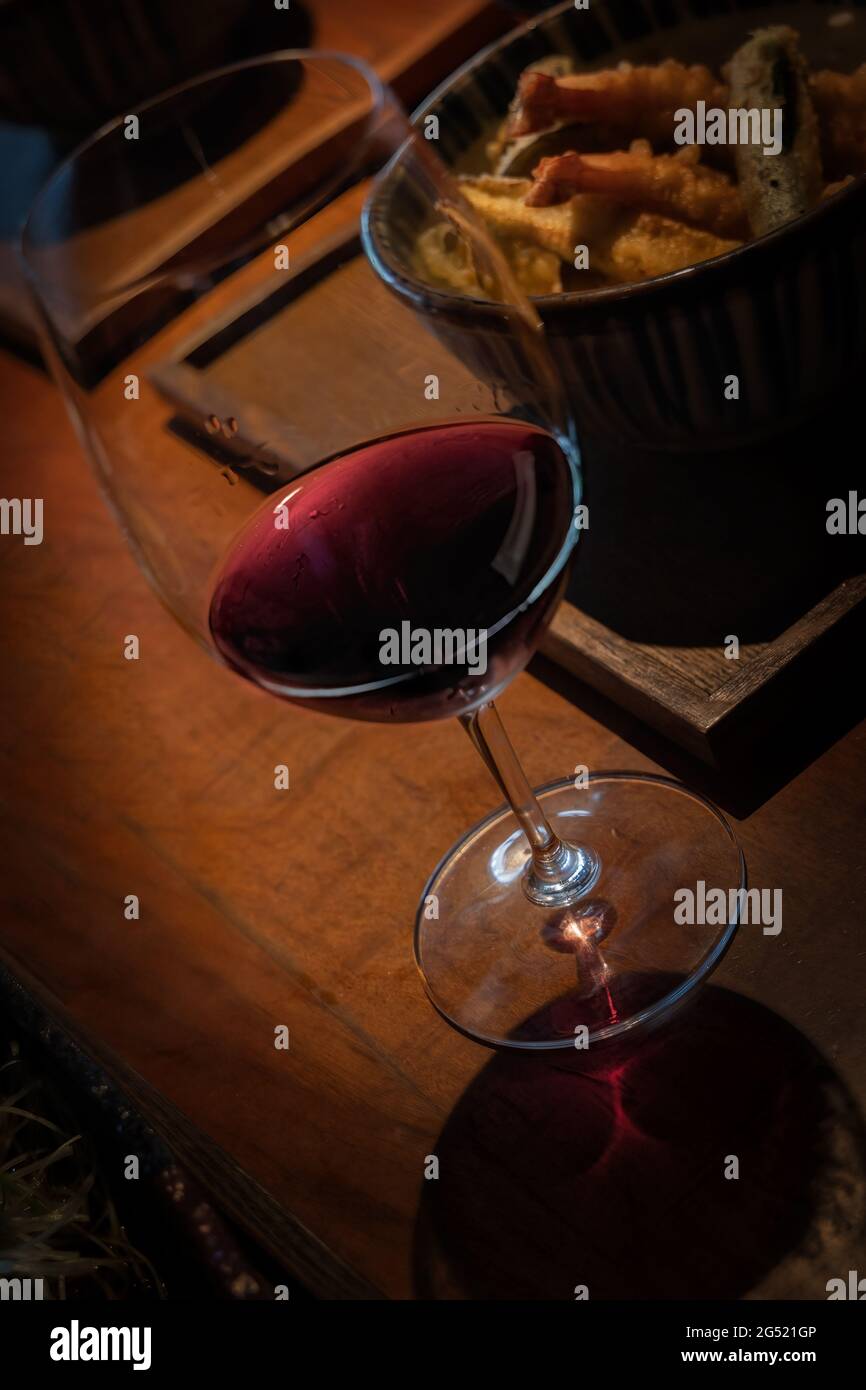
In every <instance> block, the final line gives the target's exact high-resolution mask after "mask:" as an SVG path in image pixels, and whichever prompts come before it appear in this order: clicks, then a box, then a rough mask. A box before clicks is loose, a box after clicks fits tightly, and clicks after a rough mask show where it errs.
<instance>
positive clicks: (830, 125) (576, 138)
mask: <svg viewBox="0 0 866 1390" xmlns="http://www.w3.org/2000/svg"><path fill="white" fill-rule="evenodd" d="M684 117H693V119H692V124H691V125H689V124H688V121H684ZM759 137H760V138H759ZM705 143H706V145H707V146H711V147H712V148H711V149H708V150H707V152H706V160H707V162H704V161H703V158H702V150H703V145H704V144H705ZM678 146H679V148H677V147H678ZM575 147H576V148H575ZM674 150H676V152H675V153H674V152H672V151H674ZM486 152H487V157H488V159H489V161H490V165H491V167H492V169H493V172H492V173H489V174H482V175H473V176H471V177H469V176H464V177H463V178H462V179H461V180H460V183H461V188H462V191H463V194H464V196H465V198H466V199H467V200H468V202H469V203H470V204H471V206H472V208H473V209H474V210H475V212H476V214H477V215H478V217H479V218H480V220H481V221H482V222H483V223H484V225H485V226H486V227H487V229H488V230H489V231H490V232H491V233H492V234H493V236H494V238H495V239H496V240H497V242H498V243H499V245H500V246H501V247H502V249H503V250H504V252H505V255H506V258H507V260H508V262H509V264H510V266H511V268H512V270H513V271H514V274H515V276H516V278H517V280H518V282H519V283H520V284H521V285H522V287H523V288H524V289H525V290H526V291H527V293H529V294H557V293H560V292H561V291H563V290H574V289H578V288H590V287H594V286H595V285H596V284H598V283H617V284H619V283H627V282H628V281H633V280H634V281H636V280H645V279H648V278H651V277H654V276H658V275H665V274H668V273H669V272H671V271H676V270H679V269H682V268H683V267H685V266H688V265H692V264H695V263H697V262H700V261H704V260H707V259H709V258H711V257H714V256H719V255H723V254H724V253H725V252H728V251H731V250H733V249H734V248H735V247H737V246H739V245H741V244H742V243H743V241H745V240H747V239H748V238H749V237H750V236H760V235H763V234H765V233H766V232H769V231H771V230H773V229H774V228H776V227H779V226H781V225H783V224H784V223H786V222H788V221H790V220H792V219H793V218H795V217H798V216H801V215H802V214H803V213H805V212H808V211H809V210H810V209H811V208H813V207H815V206H817V204H818V203H819V202H821V201H823V200H825V199H827V198H831V197H833V196H834V195H835V194H837V193H839V192H841V191H842V190H843V189H844V188H846V187H847V186H848V184H849V183H850V182H851V178H852V176H856V175H859V174H866V63H864V64H863V66H862V67H860V68H858V70H857V71H856V72H854V73H851V74H850V75H844V74H841V73H834V72H828V71H822V72H817V73H815V74H812V75H810V73H809V70H808V67H807V64H806V61H805V59H804V57H803V55H802V53H801V51H800V47H799V36H798V35H797V33H796V31H795V30H793V29H791V28H788V27H787V26H784V25H773V26H770V27H768V28H765V29H760V30H757V31H756V32H755V33H753V34H752V35H751V36H750V37H749V39H748V41H747V42H746V43H744V44H743V45H742V46H741V48H739V49H738V50H737V52H736V53H735V54H734V55H733V57H732V59H731V61H730V63H729V64H728V65H727V66H726V68H725V69H724V70H723V71H722V72H721V73H720V74H719V75H716V74H715V73H713V72H712V71H711V70H710V69H709V68H707V67H704V66H700V65H693V66H687V65H686V64H684V63H680V62H677V61H675V60H673V59H668V60H667V61H665V62H662V63H658V64H656V65H654V66H652V65H643V66H632V65H631V64H630V63H621V64H620V65H619V66H618V67H616V68H608V69H604V70H603V71H600V72H591V73H575V72H574V71H573V70H572V62H571V59H569V58H567V57H565V56H563V55H558V54H555V55H551V56H548V57H547V58H545V59H542V60H541V61H540V62H537V63H534V64H533V65H532V66H531V67H530V68H528V69H526V70H525V71H524V72H523V73H522V74H521V75H520V78H519V79H518V83H517V92H516V94H515V97H514V100H513V101H512V103H511V106H510V108H509V114H508V116H507V118H506V120H505V122H504V124H502V125H500V127H499V129H498V131H497V132H496V134H495V136H494V137H493V138H492V139H491V140H489V141H488V143H487V146H486ZM530 171H531V177H529V174H530ZM516 175H519V176H516ZM471 237H472V234H471V229H470V228H468V227H465V226H458V227H457V229H456V231H455V228H454V227H453V226H447V225H439V226H436V227H430V228H427V229H426V231H425V232H424V233H422V236H421V238H420V241H419V253H420V258H421V261H422V263H423V265H424V266H425V268H426V272H427V273H428V274H429V275H430V276H431V277H432V278H434V279H435V280H437V282H439V283H445V284H448V285H450V286H451V287H453V288H459V289H463V290H466V291H468V292H472V291H473V290H478V289H479V288H481V289H482V290H483V289H484V285H483V283H481V284H480V283H479V274H478V270H477V267H476V264H475V261H474V259H473V255H472V251H471V248H470V241H471ZM482 260H483V258H482ZM480 279H481V281H483V279H484V277H483V275H482V276H481V277H480Z"/></svg>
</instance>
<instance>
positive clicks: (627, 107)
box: [508, 58, 727, 144]
mask: <svg viewBox="0 0 866 1390" xmlns="http://www.w3.org/2000/svg"><path fill="white" fill-rule="evenodd" d="M726 98H727V89H726V88H725V86H724V84H723V83H722V82H720V81H719V80H718V78H716V77H714V76H713V74H712V73H711V72H710V70H709V68H705V67H701V66H699V65H696V66H694V67H686V66H685V64H683V63H677V62H675V61H674V60H673V59H672V58H669V59H668V60H667V61H666V62H664V63H658V64H657V65H656V66H654V67H631V66H630V65H629V64H626V63H623V64H621V65H620V66H619V67H618V68H608V69H605V70H604V71H603V72H590V73H573V74H569V75H568V76H566V77H551V76H550V75H549V74H547V73H541V72H526V73H524V74H523V76H522V77H521V79H520V84H519V86H518V89H517V96H516V98H515V101H514V103H513V105H512V109H511V116H510V120H509V125H508V133H509V135H510V136H511V137H516V136H520V135H530V134H532V133H533V132H534V131H538V130H545V129H547V128H548V127H549V126H552V125H555V124H556V123H557V122H558V121H574V122H588V121H600V122H603V123H604V124H605V125H609V126H612V127H614V128H617V129H622V130H627V131H628V132H629V134H630V135H632V136H643V137H644V138H645V139H647V140H651V141H653V143H659V144H670V142H671V138H672V135H673V130H674V118H675V113H676V112H677V111H678V110H680V109H681V108H682V107H693V106H695V105H696V103H697V102H698V101H705V102H706V103H707V105H708V106H721V105H724V103H725V101H726Z"/></svg>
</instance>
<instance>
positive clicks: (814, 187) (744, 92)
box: [728, 25, 823, 236]
mask: <svg viewBox="0 0 866 1390" xmlns="http://www.w3.org/2000/svg"><path fill="white" fill-rule="evenodd" d="M728 76H729V78H730V82H731V95H730V100H731V104H732V106H733V107H735V108H737V109H741V110H746V111H749V110H755V109H756V110H759V111H763V110H772V111H774V112H776V111H779V112H781V127H782V148H781V151H780V152H779V153H778V154H776V155H773V156H769V157H768V156H767V155H766V154H765V153H764V151H763V149H762V148H761V146H760V145H753V144H742V145H737V147H736V165H737V175H738V178H739V182H740V188H741V190H742V195H743V202H744V204H745V207H746V211H747V212H748V215H749V223H750V225H751V228H752V231H753V232H754V234H755V236H762V235H763V234H764V233H765V232H771V231H773V230H774V228H776V227H781V226H782V225H783V224H784V223H785V222H790V221H791V220H792V219H793V218H794V217H801V216H802V215H803V213H804V212H808V211H809V209H810V208H813V207H815V205H816V204H817V202H818V201H819V199H820V197H821V190H822V187H823V175H822V170H821V150H820V143H819V138H818V118H817V116H816V115H815V109H814V107H813V105H812V98H811V96H810V94H809V85H808V69H807V67H806V62H805V59H804V58H803V55H802V53H801V52H800V46H799V41H798V35H797V34H796V33H795V32H794V30H793V29H789V28H787V27H786V26H785V25H775V26H773V27H771V28H768V29H759V30H758V31H757V32H756V33H755V34H753V35H752V37H751V38H750V39H749V41H748V43H744V44H743V46H742V48H739V49H738V50H737V52H736V53H735V54H734V56H733V58H732V59H731V63H730V66H729V68H728Z"/></svg>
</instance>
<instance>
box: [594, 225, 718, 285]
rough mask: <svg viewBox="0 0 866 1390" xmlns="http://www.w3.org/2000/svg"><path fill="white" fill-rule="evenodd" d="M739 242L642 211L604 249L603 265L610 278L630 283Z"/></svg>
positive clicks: (704, 258)
mask: <svg viewBox="0 0 866 1390" xmlns="http://www.w3.org/2000/svg"><path fill="white" fill-rule="evenodd" d="M739 245H741V243H740V242H739V241H736V240H731V239H728V238H725V237H719V236H716V235H714V233H712V232H706V231H703V230H702V229H701V228H700V227H687V226H685V225H684V224H683V223H682V222H675V221H673V220H672V219H671V218H669V217H660V216H659V215H658V214H657V213H653V212H641V213H639V214H638V215H637V216H636V217H635V218H634V220H633V221H632V222H631V224H630V226H628V227H626V228H624V229H623V230H622V231H621V232H620V233H619V235H618V236H617V237H615V238H614V240H613V241H612V242H611V244H610V246H609V247H608V248H605V249H604V252H603V261H604V265H603V266H602V267H601V268H603V269H604V270H605V271H606V273H607V275H608V276H609V278H610V279H611V280H615V281H618V282H619V283H621V284H629V283H630V282H632V281H637V280H652V279H654V278H655V276H657V275H669V274H670V273H671V271H674V270H684V269H685V267H686V266H689V265H696V264H697V263H698V262H699V261H708V260H710V259H711V258H712V257H713V256H723V255H724V254H725V252H727V251H734V250H736V248H737V247H738V246H739Z"/></svg>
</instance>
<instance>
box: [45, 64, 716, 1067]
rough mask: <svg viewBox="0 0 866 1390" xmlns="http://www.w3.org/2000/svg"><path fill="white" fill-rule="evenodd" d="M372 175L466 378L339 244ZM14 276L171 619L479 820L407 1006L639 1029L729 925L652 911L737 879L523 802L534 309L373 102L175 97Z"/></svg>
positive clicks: (121, 121) (562, 516)
mask: <svg viewBox="0 0 866 1390" xmlns="http://www.w3.org/2000/svg"><path fill="white" fill-rule="evenodd" d="M386 161H390V162H389V164H388V169H387V173H386V175H382V176H381V177H389V178H391V179H393V178H394V177H397V178H398V179H399V183H400V189H401V197H402V198H405V199H406V200H408V201H412V202H413V204H414V206H415V208H416V210H417V208H418V207H419V206H420V207H421V208H422V209H423V210H424V213H425V221H426V222H427V223H428V224H429V226H430V227H433V228H437V227H438V228H439V229H440V232H441V234H442V235H443V236H444V237H445V238H446V239H447V238H451V239H452V240H453V242H454V244H455V245H459V247H460V248H461V251H462V254H464V256H465V257H466V265H467V271H468V272H469V273H468V278H467V295H468V297H469V298H470V299H471V298H472V296H473V295H476V296H477V295H479V294H480V295H482V296H483V298H484V300H485V303H486V306H487V309H486V313H487V332H486V337H485V344H486V345H485V347H484V350H483V352H482V354H481V357H480V358H479V362H478V364H477V366H476V370H471V369H469V368H468V367H467V366H466V364H465V363H462V362H461V361H459V360H458V359H457V357H455V356H454V355H452V354H451V353H450V352H449V351H448V349H447V347H446V346H444V345H443V344H442V343H439V342H437V341H436V339H435V338H433V337H432V336H428V335H425V334H423V333H422V332H421V330H420V329H419V327H418V325H417V323H416V321H415V320H414V318H413V317H412V315H411V314H409V313H408V312H407V311H406V310H405V309H403V308H401V307H400V305H399V304H398V303H397V301H396V299H394V298H393V297H392V296H391V295H390V294H389V291H388V288H387V283H386V282H387V277H388V270H387V267H386V268H384V274H383V267H381V266H380V267H378V269H379V272H380V273H379V275H377V274H375V273H374V271H373V270H372V269H371V267H370V265H369V264H368V262H367V260H366V259H365V257H364V255H363V252H362V248H361V244H360V241H359V215H360V212H361V207H362V204H363V201H364V198H365V196H366V195H367V193H368V191H369V182H368V181H369V178H370V176H371V175H373V174H375V173H376V172H377V171H380V170H381V169H382V166H383V164H385V162H386ZM367 246H368V249H369V246H370V241H369V235H368V236H367ZM23 256H24V264H25V269H26V274H27V278H28V280H29V283H30V285H31V287H32V289H33V292H34V300H35V303H36V305H37V310H38V313H39V317H40V321H41V326H42V330H43V335H44V341H45V347H46V353H47V356H48V358H49V360H50V362H51V364H52V367H53V370H54V371H55V373H56V376H57V379H58V381H59V383H60V385H61V387H62V388H63V391H64V393H65V396H66V399H67V401H68V404H69V407H70V410H71V413H72V416H73V418H74V420H75V421H76V423H77V425H78V428H79V431H80V434H81V437H82V439H83V441H84V443H85V446H86V448H87V451H88V454H89V456H90V458H91V460H92V462H93V464H94V467H95V469H96V472H97V475H98V477H99V480H100V482H101V484H102V487H103V490H104V492H105V493H106V495H107V498H108V501H109V503H110V504H111V506H112V508H113V509H114V511H115V514H116V515H117V518H118V520H119V522H120V524H121V526H122V528H123V530H124V533H125V534H126V536H127V538H128V539H129V541H130V543H131V545H132V546H133V549H134V551H135V554H136V556H137V558H138V561H139V563H140V564H141V566H142V568H143V569H144V571H145V573H146V574H147V576H148V578H149V580H150V581H151V583H152V584H153V585H154V587H155V589H156V590H157V592H158V593H159V594H160V596H161V597H162V599H163V600H164V602H165V603H166V604H167V606H168V607H169V609H170V610H171V611H172V613H173V614H174V615H175V616H176V618H177V619H178V620H179V621H180V622H181V623H182V624H183V626H184V627H185V628H186V629H187V631H188V632H190V633H191V634H192V635H193V636H194V637H195V638H196V639H197V640H198V641H199V642H201V643H202V644H203V645H205V646H206V647H207V649H208V650H209V651H211V652H214V653H216V654H218V655H219V657H220V658H221V659H222V660H223V661H224V662H225V663H227V664H228V665H229V666H230V667H232V668H233V669H234V670H235V671H237V672H239V673H240V674H241V675H243V676H244V677H246V678H248V679H249V680H251V681H254V682H255V683H256V684H258V685H259V686H261V687H262V688H264V689H265V690H267V691H270V692H272V693H273V694H275V695H278V696H280V697H281V698H284V699H288V700H291V701H294V702H295V703H297V704H301V705H308V706H313V707H316V708H319V709H324V710H326V711H328V712H331V713H333V714H338V715H343V716H346V717H349V718H354V719H368V720H370V719H371V720H379V721H383V722H388V721H416V720H428V719H440V718H446V717H451V716H455V717H457V718H458V719H459V720H460V722H461V723H462V724H463V725H464V727H465V728H466V730H467V731H468V733H469V734H470V736H471V738H472V740H473V742H474V744H475V746H476V747H477V749H478V750H479V752H480V753H481V755H482V757H483V759H484V761H485V763H486V764H487V767H488V768H489V770H490V772H491V773H492V774H493V777H494V778H495V780H496V782H497V783H498V784H499V787H500V788H501V790H502V792H503V793H504V795H505V797H506V798H507V803H508V804H507V805H506V806H504V807H501V808H500V809H498V810H496V811H494V812H493V813H492V814H491V815H490V816H489V817H488V818H487V819H486V820H485V821H483V822H482V823H481V824H480V825H478V826H475V827H474V828H473V829H472V830H470V831H469V832H468V833H467V835H466V836H465V837H464V838H463V840H462V841H461V842H460V844H458V845H457V846H456V847H455V848H454V849H452V850H451V851H450V852H449V853H448V855H446V857H445V858H444V859H443V861H442V863H441V864H440V865H439V866H438V868H437V869H436V870H435V871H434V873H433V875H432V877H431V878H430V881H429V883H428V884H427V887H426V889H425V891H424V894H423V896H422V902H421V907H420V909H419V913H418V919H417V925H416V935H415V947H416V956H417V960H418V963H419V966H420V968H421V971H422V974H423V977H424V980H425V983H426V986H427V990H428V993H429V995H430V998H431V1000H432V1001H433V1003H434V1005H435V1006H436V1008H437V1009H438V1010H439V1011H440V1012H441V1013H442V1014H443V1016H444V1017H445V1018H447V1019H448V1020H449V1022H451V1023H452V1024H453V1025H454V1026H455V1027H457V1028H459V1029H460V1030H462V1031H463V1032H464V1033H466V1034H468V1035H469V1036H471V1037H473V1038H476V1039H478V1040H479V1041H481V1042H484V1043H488V1044H491V1045H498V1046H503V1047H516V1048H523V1049H538V1050H542V1051H544V1050H550V1049H560V1048H565V1047H570V1048H573V1047H574V1046H575V1043H576V1041H577V1042H578V1043H579V1045H580V1046H581V1047H583V1045H584V1044H586V1045H587V1046H588V1047H589V1049H592V1048H593V1047H595V1046H596V1045H598V1044H601V1043H604V1042H608V1041H611V1040H613V1039H616V1038H619V1037H622V1036H623V1035H633V1034H634V1033H635V1032H636V1031H637V1030H638V1028H639V1027H641V1026H643V1025H645V1024H648V1023H650V1022H653V1021H655V1020H657V1019H659V1018H661V1017H663V1016H665V1015H666V1014H667V1013H668V1012H669V1011H670V1009H671V1008H672V1007H673V1006H674V1005H675V1004H677V1003H678V1002H679V1001H681V1000H682V999H683V998H684V997H685V996H686V995H687V994H688V992H689V991H690V990H691V989H692V988H693V986H694V985H696V984H697V983H698V982H699V981H700V980H702V979H703V978H705V977H706V975H707V974H708V973H709V971H710V970H711V969H712V968H713V966H714V965H715V964H716V962H717V961H718V959H719V958H720V956H721V954H722V952H723V951H724V949H725V947H726V945H727V944H728V942H729V941H730V939H731V936H732V934H733V931H734V929H735V925H736V920H737V916H736V910H732V911H731V912H727V911H726V912H725V914H724V919H723V920H722V921H718V922H713V923H710V924H707V923H704V924H701V923H700V922H699V923H694V924H691V925H680V924H678V923H677V921H676V918H675V897H674V895H675V893H676V891H677V890H678V889H680V888H682V887H687V886H688V885H689V884H692V883H695V882H696V881H697V880H699V879H703V880H704V881H705V882H706V883H708V884H712V886H713V887H714V888H721V889H722V890H723V891H725V892H727V891H728V890H736V889H737V888H739V887H741V886H742V884H743V864H742V857H741V855H740V853H739V850H738V848H737V846H736V843H735V840H734V837H733V834H732V832H731V830H730V827H729V826H728V825H727V823H726V822H725V820H724V818H723V817H722V816H721V814H720V813H719V812H718V811H717V810H716V809H715V808H714V807H712V806H711V805H710V804H709V803H708V802H706V801H704V800H703V799H702V798H701V797H699V796H697V795H695V794H694V793H692V792H689V791H688V790H686V789H685V788H684V787H681V786H679V785H678V784H676V783H673V782H669V781H667V780H665V779H662V778H654V777H649V776H640V775H625V774H597V775H593V776H591V777H590V778H589V779H588V780H587V781H586V782H585V783H584V782H583V781H579V782H578V784H577V785H575V780H574V779H573V778H570V777H569V778H566V779H564V780H561V781H558V782H554V783H551V784H549V785H548V786H546V787H544V788H542V790H541V791H540V792H538V793H535V792H533V791H532V790H531V788H530V787H529V785H528V783H527V781H526V778H525V776H524V774H523V771H522V769H521V767H520V764H519V762H518V761H517V758H516V756H515V754H514V752H513V749H512V748H511V745H510V743H509V741H508V739H507V736H506V734H505V731H504V729H503V727H502V724H501V722H500V720H499V716H498V713H497V710H496V706H495V704H494V700H495V698H496V696H497V695H498V694H499V692H500V691H501V690H502V689H503V688H504V686H505V685H506V684H507V683H508V682H509V681H510V680H511V679H512V678H513V677H514V675H515V674H517V673H518V672H519V671H520V670H522V668H523V667H524V666H525V665H526V663H527V662H528V660H529V659H530V657H531V655H532V653H533V652H534V651H535V649H536V648H537V646H538V643H539V641H540V640H541V637H542V635H543V633H544V630H545V628H546V625H547V624H548V622H549V621H550V618H551V616H552V614H553V612H554V610H555V607H556V604H557V602H558V601H559V599H560V597H561V595H562V592H563V588H564V585H565V581H566V577H567V570H568V565H569V561H570V558H571V556H572V552H573V550H574V547H575V544H576V542H577V540H578V535H579V529H578V508H579V504H580V455H579V449H578V442H577V435H576V431H575V428H574V423H573V421H572V420H571V418H570V412H569V408H568V404H567V402H566V400H565V399H564V396H563V393H562V388H561V384H560V382H559V379H558V376H557V373H556V371H555V368H554V365H553V363H552V360H551V358H550V354H549V352H548V349H547V345H546V343H545V339H544V335H543V332H542V328H541V324H540V321H539V319H538V317H537V315H536V313H535V311H534V310H533V308H532V305H531V302H530V301H529V300H528V299H527V297H526V296H525V294H524V293H523V291H522V289H521V287H520V285H519V283H518V282H517V279H516V278H515V273H514V271H513V269H512V267H511V266H510V264H509V263H508V261H507V260H506V259H505V257H504V256H503V255H502V252H501V250H500V249H499V248H498V247H497V246H496V245H495V244H494V243H493V242H492V241H491V240H490V239H489V237H488V236H487V234H486V233H485V232H484V231H483V229H482V228H481V227H480V226H479V225H478V223H477V222H476V220H475V218H474V215H473V214H472V212H471V210H470V209H469V208H468V206H467V205H466V204H465V203H464V201H463V200H462V198H461V197H460V195H459V192H458V190H457V188H456V187H455V185H454V184H453V183H452V181H451V180H450V178H449V176H448V175H447V174H446V172H445V170H444V168H443V167H442V166H441V164H440V163H439V161H438V159H437V157H436V156H435V154H434V153H433V150H432V148H431V145H430V143H429V142H427V141H425V139H424V138H423V136H421V135H420V134H416V133H413V132H412V131H411V129H410V127H409V126H408V124H407V122H406V119H405V117H404V116H403V114H402V113H401V112H400V110H399V108H398V106H397V104H396V102H395V100H394V98H393V96H392V95H391V94H390V93H389V92H388V91H387V89H386V88H384V87H383V86H382V84H381V83H380V82H379V81H378V79H377V78H376V77H375V75H374V74H373V73H372V72H370V71H369V70H368V69H367V68H366V67H365V66H364V65H363V64H361V63H360V62H358V61H356V60H354V59H351V58H348V57H345V56H342V55H338V54H321V53H314V52H297V53H295V52H288V53H283V54H276V55H271V56H269V57H267V58H262V59H255V60H251V61H250V62H246V63H242V64H237V65H235V66H233V67H228V68H225V69H222V70H221V71H219V72H216V73H213V74H211V75H209V76H207V77H204V78H201V79H198V80H196V81H194V82H191V83H188V84H186V85H185V86H183V87H181V88H178V89H177V90H175V91H173V92H171V93H168V94H167V95H166V96H164V97H161V98H158V99H157V100H156V101H154V102H151V103H149V104H147V105H146V106H143V107H142V108H140V110H138V111H137V112H135V113H130V114H129V115H126V116H122V117H120V118H118V119H117V120H116V121H114V122H111V123H110V124H109V125H107V126H105V127H104V128H103V129H102V130H100V131H99V132H98V133H97V134H96V135H95V136H94V137H93V138H92V139H91V140H89V141H87V142H86V143H85V144H84V145H83V146H81V148H80V149H79V150H77V151H76V152H75V153H74V154H73V155H72V156H71V157H70V158H69V159H68V160H67V161H66V162H65V163H64V164H62V165H61V166H60V168H59V169H58V170H57V172H56V173H55V174H54V176H53V177H52V179H51V180H50V182H49V184H48V185H47V187H46V188H45V190H44V191H43V192H42V194H41V195H40V197H39V198H38V200H37V202H36V204H35V206H34V208H33V210H32V213H31V215H30V218H29V220H28V223H27V226H26V229H25V232H24V239H23ZM558 751H559V753H560V756H561V754H562V750H558ZM419 868H420V866H419ZM301 871H302V870H301V869H300V868H299V872H301Z"/></svg>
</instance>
